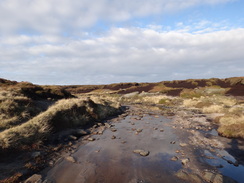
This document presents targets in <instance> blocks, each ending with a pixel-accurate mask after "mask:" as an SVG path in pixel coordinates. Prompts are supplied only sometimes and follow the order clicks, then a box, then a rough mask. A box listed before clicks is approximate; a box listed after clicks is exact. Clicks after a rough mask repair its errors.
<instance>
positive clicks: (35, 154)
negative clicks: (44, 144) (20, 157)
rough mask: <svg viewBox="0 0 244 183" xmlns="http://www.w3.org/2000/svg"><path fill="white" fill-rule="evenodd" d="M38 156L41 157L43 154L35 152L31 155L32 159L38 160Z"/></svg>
mask: <svg viewBox="0 0 244 183" xmlns="http://www.w3.org/2000/svg"><path fill="white" fill-rule="evenodd" d="M38 156H41V152H39V151H37V152H33V153H32V154H31V157H32V158H37V157H38Z"/></svg>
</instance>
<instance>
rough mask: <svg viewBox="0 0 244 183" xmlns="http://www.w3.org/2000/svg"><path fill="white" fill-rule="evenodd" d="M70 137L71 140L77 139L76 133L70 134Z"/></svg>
mask: <svg viewBox="0 0 244 183" xmlns="http://www.w3.org/2000/svg"><path fill="white" fill-rule="evenodd" d="M68 139H69V140H77V137H76V136H74V135H70V136H69V137H68Z"/></svg>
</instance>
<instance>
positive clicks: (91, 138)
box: [87, 137, 96, 141]
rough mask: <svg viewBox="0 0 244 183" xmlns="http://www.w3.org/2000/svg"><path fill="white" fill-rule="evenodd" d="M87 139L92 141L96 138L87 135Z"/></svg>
mask: <svg viewBox="0 0 244 183" xmlns="http://www.w3.org/2000/svg"><path fill="white" fill-rule="evenodd" d="M87 140H89V141H94V140H96V139H95V138H93V137H89V138H88V139H87Z"/></svg>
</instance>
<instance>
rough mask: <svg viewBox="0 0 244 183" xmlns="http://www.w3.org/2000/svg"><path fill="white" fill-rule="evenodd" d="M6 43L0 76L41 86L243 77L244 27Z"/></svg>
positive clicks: (0, 51) (0, 50) (1, 47)
mask: <svg viewBox="0 0 244 183" xmlns="http://www.w3.org/2000/svg"><path fill="white" fill-rule="evenodd" d="M4 40H5V42H4V41H1V42H0V58H1V60H0V65H1V67H0V73H1V74H0V77H5V78H9V79H14V80H28V81H31V82H35V83H42V84H54V83H56V84H82V83H90V84H91V83H110V82H122V81H160V80H166V79H185V78H189V77H192V78H202V77H228V76H237V75H243V73H244V64H243V60H244V52H243V50H244V29H233V30H226V31H214V32H211V33H204V34H195V33H185V32H179V31H169V32H162V31H156V30H153V29H148V28H146V29H142V28H113V29H111V30H109V31H108V32H107V33H106V34H105V35H103V36H101V37H98V38H90V39H86V40H76V39H67V38H63V37H57V36H54V37H51V36H39V37H38V36H29V37H28V36H24V37H23V36H19V37H18V36H16V37H15V39H14V40H12V37H9V38H8V37H6V38H5V39H4ZM27 43H28V44H27Z"/></svg>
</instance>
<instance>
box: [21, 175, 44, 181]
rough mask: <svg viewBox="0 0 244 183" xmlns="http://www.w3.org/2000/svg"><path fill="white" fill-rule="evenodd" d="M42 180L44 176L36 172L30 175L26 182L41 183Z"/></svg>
mask: <svg viewBox="0 0 244 183" xmlns="http://www.w3.org/2000/svg"><path fill="white" fill-rule="evenodd" d="M41 182H42V176H41V175H39V174H34V175H32V176H31V177H29V178H28V179H27V180H26V181H25V182H24V183H41Z"/></svg>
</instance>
